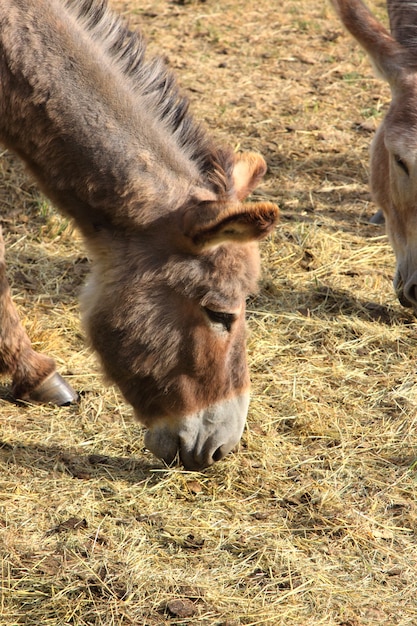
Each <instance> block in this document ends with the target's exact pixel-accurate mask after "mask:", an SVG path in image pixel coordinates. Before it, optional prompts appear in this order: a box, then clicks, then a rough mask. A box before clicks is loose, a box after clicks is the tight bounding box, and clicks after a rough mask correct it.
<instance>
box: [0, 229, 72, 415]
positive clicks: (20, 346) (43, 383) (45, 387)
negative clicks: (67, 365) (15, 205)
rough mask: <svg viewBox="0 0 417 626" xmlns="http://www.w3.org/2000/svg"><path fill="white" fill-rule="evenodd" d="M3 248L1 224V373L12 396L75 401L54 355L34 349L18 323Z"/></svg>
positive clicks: (47, 400) (65, 401) (26, 398)
mask: <svg viewBox="0 0 417 626" xmlns="http://www.w3.org/2000/svg"><path fill="white" fill-rule="evenodd" d="M4 251H5V248H4V241H3V237H2V230H1V226H0V374H7V375H10V376H11V378H12V393H13V395H14V397H15V398H19V399H22V400H27V401H29V402H42V403H48V402H52V403H53V404H58V405H62V404H68V403H70V402H76V401H77V394H76V393H75V391H74V390H73V389H72V388H71V387H70V386H69V385H68V384H67V383H66V382H65V381H64V379H63V378H62V377H61V376H60V375H59V374H58V372H57V371H56V369H55V363H54V361H53V359H51V358H50V357H48V356H46V355H44V354H40V353H39V352H35V350H34V349H33V348H32V345H31V343H30V339H29V337H28V336H27V334H26V332H25V330H24V328H23V326H22V325H21V323H20V320H19V316H18V313H17V311H16V308H15V306H14V304H13V301H12V297H11V293H10V287H9V285H8V282H7V278H6V264H5V257H4Z"/></svg>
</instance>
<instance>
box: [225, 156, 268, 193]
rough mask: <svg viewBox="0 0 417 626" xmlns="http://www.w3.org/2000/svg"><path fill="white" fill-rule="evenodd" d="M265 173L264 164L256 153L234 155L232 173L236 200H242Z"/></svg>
mask: <svg viewBox="0 0 417 626" xmlns="http://www.w3.org/2000/svg"><path fill="white" fill-rule="evenodd" d="M265 173H266V163H265V160H264V159H263V157H261V155H260V154H257V153H256V152H241V153H240V154H236V155H235V163H234V166H233V171H232V178H233V185H234V189H235V193H236V196H237V198H238V200H244V199H245V198H246V196H248V195H249V194H250V193H251V192H252V191H253V190H254V189H255V187H256V186H257V185H258V184H259V182H260V181H261V178H262V177H263V176H264V175H265Z"/></svg>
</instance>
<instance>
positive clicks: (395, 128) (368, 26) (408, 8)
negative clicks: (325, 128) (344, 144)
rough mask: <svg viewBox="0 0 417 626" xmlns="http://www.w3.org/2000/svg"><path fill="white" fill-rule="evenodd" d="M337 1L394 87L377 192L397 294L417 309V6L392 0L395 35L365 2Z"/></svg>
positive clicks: (377, 162)
mask: <svg viewBox="0 0 417 626" xmlns="http://www.w3.org/2000/svg"><path fill="white" fill-rule="evenodd" d="M332 2H333V4H334V6H335V8H336V10H337V11H338V13H339V15H340V18H341V20H342V21H343V23H344V25H345V26H346V28H347V29H348V30H349V31H350V32H351V33H352V35H353V36H354V37H355V38H356V39H357V40H358V42H359V43H360V44H361V45H362V46H363V47H364V49H365V50H366V51H367V52H368V54H369V56H370V58H371V60H372V62H373V64H374V65H375V67H376V68H377V70H378V72H379V74H380V75H381V76H382V77H383V78H384V79H385V80H387V81H388V83H389V85H390V87H391V92H392V101H391V104H390V107H389V110H388V112H387V114H386V116H385V119H384V120H383V122H382V124H381V125H380V127H379V129H378V131H377V133H376V136H375V139H374V141H373V144H372V149H371V189H372V193H373V197H374V199H375V201H376V202H377V204H378V205H379V206H380V207H381V209H382V211H383V213H384V217H385V222H386V226H387V234H388V236H389V239H390V241H391V244H392V246H393V249H394V252H395V255H396V260H397V270H396V276H395V279H394V286H395V289H396V292H397V295H398V297H399V299H400V301H401V302H402V304H404V305H405V306H411V307H413V308H414V309H415V310H416V311H417V4H416V2H415V0H388V2H387V8H388V14H389V18H390V27H391V33H389V32H388V31H387V30H386V29H385V28H384V26H382V24H380V23H379V22H378V21H377V20H376V19H375V18H374V17H373V15H372V14H371V13H370V11H369V10H368V9H367V8H366V6H365V5H364V3H363V2H362V1H361V0H332Z"/></svg>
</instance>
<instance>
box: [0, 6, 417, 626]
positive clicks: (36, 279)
mask: <svg viewBox="0 0 417 626" xmlns="http://www.w3.org/2000/svg"><path fill="white" fill-rule="evenodd" d="M114 4H115V5H117V6H118V7H119V8H121V9H122V10H123V11H124V12H125V13H126V14H127V15H129V16H130V21H131V23H133V24H141V25H142V27H143V30H144V31H145V32H146V34H147V36H148V37H149V38H150V40H151V44H150V47H151V49H152V50H154V51H155V50H157V51H160V52H162V53H163V54H165V55H166V56H167V57H168V59H169V62H170V63H171V65H172V66H173V67H174V68H175V70H176V72H177V74H178V76H179V78H180V81H181V83H182V84H183V85H184V87H185V88H186V89H187V90H188V91H189V93H190V97H191V99H192V101H193V108H194V110H195V111H196V113H197V115H198V116H199V117H200V118H201V119H204V120H205V121H206V123H207V125H208V126H209V127H210V128H211V129H212V132H214V133H215V134H216V135H217V137H219V138H220V139H221V140H227V141H230V142H232V143H233V144H234V145H236V147H241V148H244V149H248V148H249V149H256V150H260V151H261V152H262V153H263V154H264V155H265V157H266V158H267V160H268V163H269V175H268V178H267V180H266V181H265V184H264V185H263V186H262V188H261V189H259V190H258V191H257V192H256V193H257V196H258V197H263V198H265V199H268V200H274V201H277V202H278V203H279V204H280V206H281V209H282V220H281V224H280V226H279V227H278V229H277V231H276V234H275V235H274V237H273V238H271V239H270V240H269V241H268V242H265V244H264V245H263V247H262V254H263V259H264V277H263V281H262V285H261V290H260V293H259V296H258V297H256V298H254V299H253V300H252V301H251V302H250V303H249V316H248V317H249V328H250V338H249V358H250V363H251V371H252V378H253V401H252V405H251V409H250V415H249V424H248V429H247V431H246V432H245V435H244V437H243V441H242V444H241V447H240V450H239V452H238V454H236V455H231V456H230V457H228V458H227V460H226V461H224V462H222V463H219V464H217V465H216V466H215V467H213V468H211V469H209V470H207V471H205V472H204V473H187V472H184V471H182V470H180V469H175V468H174V469H166V468H164V467H163V466H162V465H161V464H160V463H159V462H157V461H156V460H155V459H154V458H153V457H152V456H151V455H150V454H149V453H148V452H147V451H146V450H144V447H143V440H142V432H141V427H140V426H139V425H138V424H136V423H134V422H133V419H132V417H131V411H130V409H129V408H128V407H126V406H125V405H124V404H123V403H122V402H121V400H120V397H119V396H118V394H117V392H116V391H115V390H114V389H112V388H107V389H106V388H105V387H104V386H103V384H102V381H101V379H100V375H99V374H98V368H97V365H96V362H95V359H94V357H93V356H91V355H90V354H89V353H88V352H87V351H86V349H85V347H84V343H83V339H82V332H81V330H80V326H79V322H78V312H77V305H76V294H77V291H78V288H79V285H80V284H81V282H82V280H83V278H84V276H85V273H86V271H87V263H86V260H85V257H84V252H83V248H82V244H81V242H80V240H79V238H78V236H77V235H76V233H73V232H72V230H71V227H70V225H68V224H67V223H66V222H65V221H63V220H62V219H60V218H57V217H56V216H55V215H54V213H53V212H52V211H51V209H50V207H49V206H48V205H47V203H45V202H44V201H43V200H42V199H40V198H39V196H38V195H37V193H36V191H35V189H34V187H33V186H32V185H31V184H30V183H28V182H27V180H26V179H25V178H24V177H23V174H22V170H21V168H20V166H19V165H18V163H17V162H16V161H15V160H14V159H13V158H12V157H10V156H9V155H6V154H4V155H3V156H2V157H1V160H0V167H1V169H0V178H1V181H0V183H1V184H0V203H1V204H0V206H1V215H2V218H1V221H2V223H3V225H4V230H5V231H7V243H8V262H9V265H10V278H11V282H12V285H13V290H14V293H15V294H16V301H17V303H18V304H19V306H20V309H21V311H22V315H23V316H24V317H25V322H26V324H27V327H28V329H29V331H30V334H31V336H32V337H33V339H34V342H35V343H36V344H37V345H38V346H39V348H40V349H42V350H44V351H47V352H49V353H50V354H52V355H53V356H54V357H55V358H56V360H57V361H58V364H59V366H60V369H61V371H62V372H63V373H64V374H66V375H67V376H69V377H70V378H71V381H72V384H73V385H74V386H75V387H76V388H77V389H79V390H81V392H82V400H81V403H80V406H79V407H77V408H72V409H53V408H49V407H46V408H39V407H31V406H27V407H22V406H15V405H13V404H11V403H10V402H9V401H8V400H7V388H4V389H3V393H2V397H3V398H4V399H2V400H0V409H1V422H0V423H1V441H0V463H1V479H0V558H1V564H2V565H1V570H0V572H1V600H0V624H1V626H15V625H18V624H19V625H21V624H25V625H28V626H29V625H33V626H35V625H36V626H39V625H40V624H42V626H67V625H71V626H85V625H94V626H116V625H117V626H122V625H123V626H133V625H134V626H161V625H162V624H169V625H172V626H173V625H175V626H180V625H181V626H182V625H184V626H185V625H186V624H188V625H193V626H194V625H195V626H197V625H207V626H215V625H218V626H220V625H223V626H238V625H243V624H245V625H246V626H249V625H253V626H255V625H262V624H271V625H274V626H284V625H285V626H288V625H289V624H291V625H294V626H313V625H314V626H318V625H323V626H365V625H367V626H368V625H369V626H374V625H375V624H378V625H386V626H406V625H407V626H408V625H409V626H411V625H413V626H415V624H416V623H417V573H416V572H417V556H416V555H417V552H416V533H417V504H416V503H417V485H416V470H417V463H416V461H417V435H416V428H415V422H416V399H417V385H416V381H415V368H416V365H415V363H416V359H417V340H416V323H415V320H414V318H413V317H412V316H411V314H410V313H409V312H407V311H405V310H404V309H402V308H401V306H400V305H399V304H398V303H397V302H396V300H395V298H394V295H393V293H392V288H391V280H392V273H393V265H394V262H393V255H392V253H391V250H390V248H389V246H388V243H387V241H386V238H385V236H384V232H383V229H382V227H375V226H371V225H369V224H368V223H367V218H368V217H369V216H370V215H371V214H372V212H373V211H374V207H373V206H372V204H371V203H370V198H369V193H368V187H367V163H368V146H369V141H370V138H371V132H370V131H371V130H372V128H373V127H374V126H376V124H377V123H378V121H379V120H380V118H381V116H382V114H383V112H384V110H385V109H386V106H387V102H388V97H389V95H388V90H387V89H386V88H385V86H384V85H382V84H381V83H380V82H378V81H377V80H376V79H374V78H373V75H372V72H371V69H370V67H369V64H368V62H367V60H366V59H365V57H364V55H363V54H362V53H361V52H360V51H359V50H358V49H357V47H356V46H355V45H354V43H353V42H352V41H351V40H350V38H349V37H348V36H347V35H345V34H344V33H343V32H342V29H341V28H340V26H339V24H338V23H337V22H336V20H335V18H334V16H333V13H332V11H331V9H330V8H329V7H328V6H327V4H326V3H321V2H320V3H317V2H313V1H312V0H283V2H282V3H280V4H279V7H280V8H277V7H278V3H270V2H267V1H266V0H258V2H256V3H246V4H247V6H246V7H245V6H244V4H243V5H242V3H240V2H237V0H226V1H224V2H221V3H220V2H217V0H207V2H204V3H203V2H198V1H196V0H192V1H190V2H187V1H186V0H185V1H183V2H178V3H175V2H168V1H167V0H156V1H153V2H150V1H148V0H141V2H139V1H138V0H129V1H125V2H114ZM372 6H373V7H374V8H375V2H374V3H373V5H372ZM274 7H275V8H274ZM376 9H377V10H378V12H379V14H380V15H383V4H382V2H380V1H379V0H378V3H377V7H376Z"/></svg>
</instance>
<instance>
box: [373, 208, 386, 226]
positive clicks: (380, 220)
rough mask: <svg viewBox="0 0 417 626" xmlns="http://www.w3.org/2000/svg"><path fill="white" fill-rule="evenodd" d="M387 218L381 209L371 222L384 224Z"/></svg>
mask: <svg viewBox="0 0 417 626" xmlns="http://www.w3.org/2000/svg"><path fill="white" fill-rule="evenodd" d="M384 222H385V217H384V214H383V212H382V211H381V209H379V211H377V212H376V213H375V214H374V215H373V216H372V217H371V218H370V220H369V223H370V224H384Z"/></svg>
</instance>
